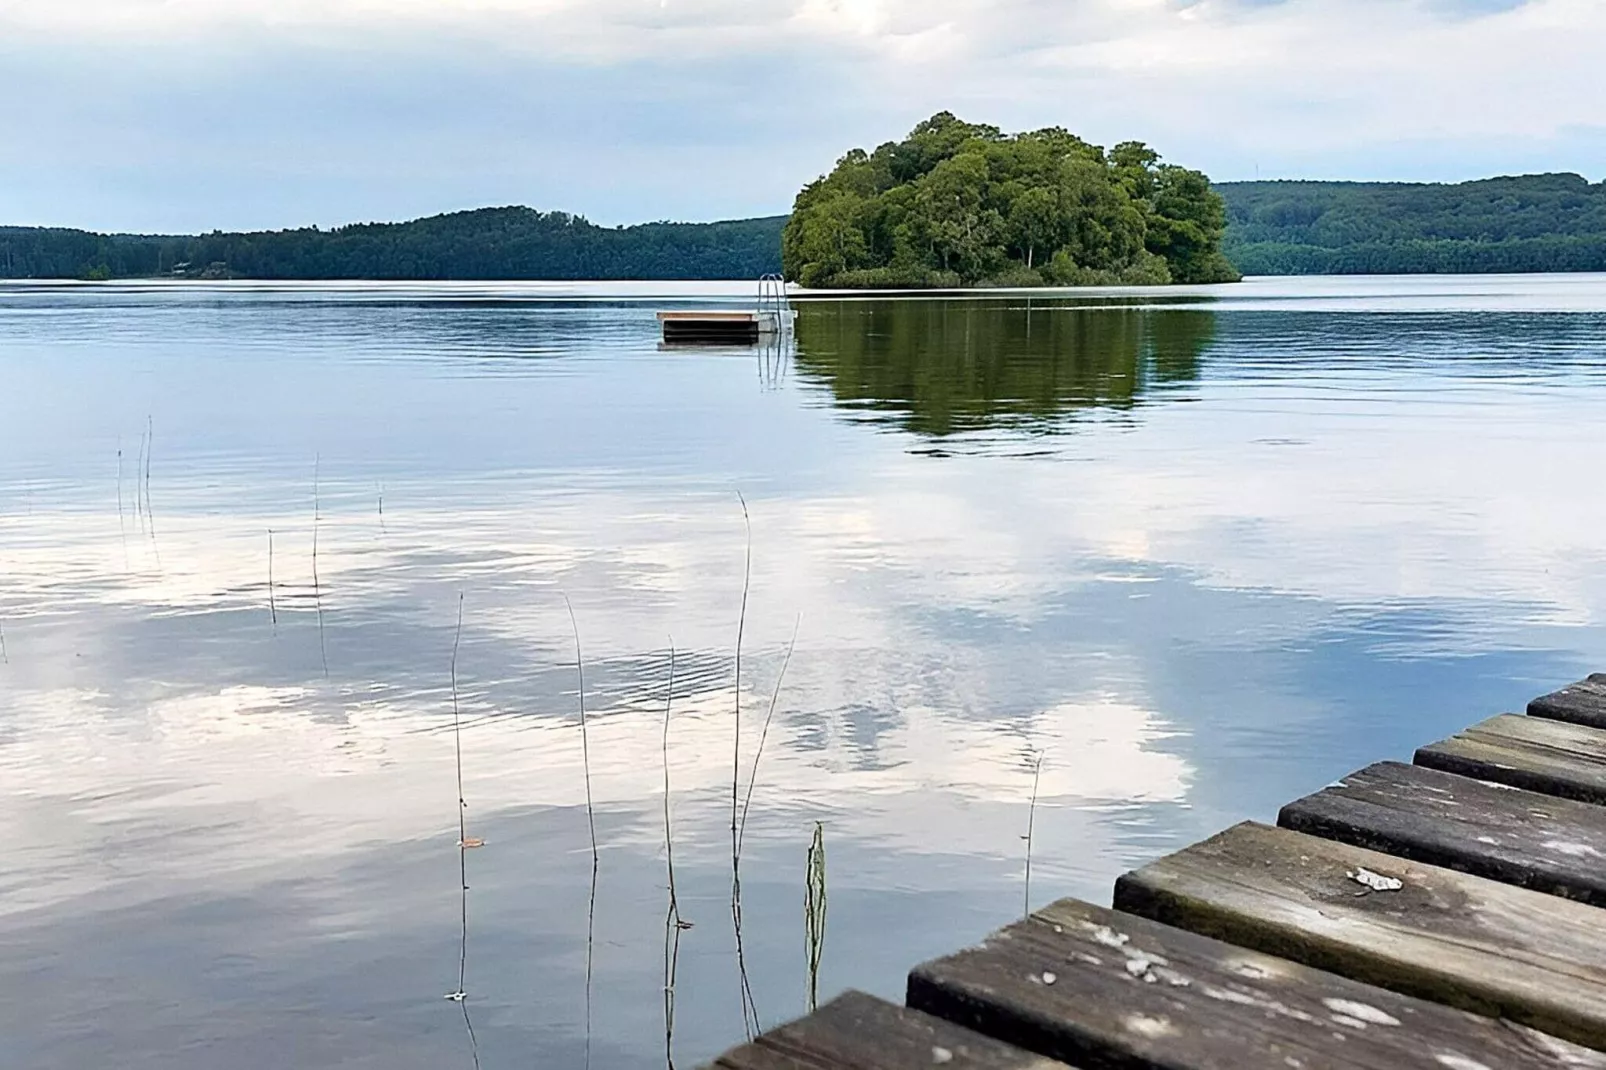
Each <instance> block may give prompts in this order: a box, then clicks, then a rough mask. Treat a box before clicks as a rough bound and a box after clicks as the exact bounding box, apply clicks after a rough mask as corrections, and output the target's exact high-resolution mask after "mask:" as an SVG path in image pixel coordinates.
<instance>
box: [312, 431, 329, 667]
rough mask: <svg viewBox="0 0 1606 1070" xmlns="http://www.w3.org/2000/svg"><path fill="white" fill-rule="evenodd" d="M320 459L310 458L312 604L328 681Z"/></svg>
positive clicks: (319, 647)
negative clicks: (320, 577)
mask: <svg viewBox="0 0 1606 1070" xmlns="http://www.w3.org/2000/svg"><path fill="white" fill-rule="evenodd" d="M321 461H322V458H321V457H320V456H319V455H317V454H314V455H313V458H312V603H313V605H314V606H315V607H316V608H317V610H318V658H319V660H321V661H322V662H323V678H324V679H325V680H327V679H329V646H328V644H327V643H326V642H325V640H324V630H323V585H322V584H321V583H319V582H318V522H319V521H320V520H322V519H323V517H322V515H321V514H322V510H321V509H320V507H319V503H318V469H319V465H320V463H321Z"/></svg>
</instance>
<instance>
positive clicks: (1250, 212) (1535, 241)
mask: <svg viewBox="0 0 1606 1070" xmlns="http://www.w3.org/2000/svg"><path fill="white" fill-rule="evenodd" d="M1212 188H1213V189H1214V190H1215V191H1216V192H1217V193H1219V194H1220V195H1221V198H1222V200H1223V201H1224V203H1225V206H1226V229H1225V232H1224V234H1223V237H1222V241H1221V248H1222V251H1223V253H1225V255H1226V256H1227V258H1228V259H1229V260H1230V261H1231V262H1232V263H1233V265H1234V266H1235V267H1237V268H1238V269H1239V270H1241V271H1243V272H1244V273H1245V274H1250V275H1302V274H1393V273H1429V272H1471V273H1479V272H1505V271H1511V272H1529V271H1606V183H1599V182H1597V183H1590V182H1588V181H1587V180H1585V179H1584V178H1582V177H1580V176H1578V175H1572V174H1557V175H1523V176H1516V177H1505V178H1493V179H1484V180H1480V181H1476V182H1463V183H1458V184H1454V185H1436V184H1426V183H1415V184H1413V183H1352V182H1294V181H1274V182H1227V183H1220V184H1216V185H1214V186H1213V187H1212ZM788 219H789V217H788V216H770V217H766V218H759V219H742V220H731V221H728V222H722V223H647V224H642V225H639V226H633V227H602V226H598V225H596V224H593V223H590V222H588V221H587V220H585V219H584V218H582V217H580V216H573V215H569V214H567V213H563V212H540V211H536V210H534V209H531V208H486V209H479V210H476V211H469V212H454V213H450V214H447V215H440V216H432V217H430V218H428V219H419V220H414V221H411V222H406V223H377V224H372V223H370V224H358V225H353V226H349V227H338V228H334V229H327V230H320V229H317V228H311V227H308V228H301V229H296V230H284V231H265V232H256V233H223V232H214V233H212V234H204V235H128V234H95V233H91V232H88V231H82V230H69V229H60V228H37V227H0V278H11V279H28V278H35V279H50V278H57V279H110V278H151V277H186V278H259V279H314V280H316V279H397V280H418V281H432V280H450V279H463V280H490V279H510V280H519V279H601V280H625V279H708V278H723V279H750V278H756V277H757V276H759V275H762V274H767V273H770V272H776V271H780V270H781V261H782V257H781V248H782V231H783V228H784V227H785V226H786V224H787V222H788ZM1027 259H1029V260H1031V262H1032V268H1033V270H1036V271H1039V272H1040V273H1041V271H1042V269H1043V268H1044V267H1045V266H1046V265H1043V264H1042V262H1041V260H1040V259H1039V258H1038V256H1037V254H1036V251H1035V250H1033V251H1031V252H1030V253H1029V254H1028V257H1027ZM1050 263H1052V257H1050ZM1082 266H1083V265H1081V264H1078V267H1079V268H1080V267H1082ZM915 281H918V280H915ZM936 281H942V280H940V279H930V280H928V284H929V282H936ZM1004 281H1007V280H1004Z"/></svg>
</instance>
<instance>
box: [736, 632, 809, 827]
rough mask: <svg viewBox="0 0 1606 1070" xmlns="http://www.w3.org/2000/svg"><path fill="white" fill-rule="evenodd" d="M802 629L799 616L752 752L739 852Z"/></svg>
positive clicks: (741, 823)
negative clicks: (788, 671)
mask: <svg viewBox="0 0 1606 1070" xmlns="http://www.w3.org/2000/svg"><path fill="white" fill-rule="evenodd" d="M802 627H803V617H802V615H801V614H799V616H798V618H797V622H796V623H795V624H793V625H792V641H791V642H789V643H787V644H786V657H785V658H783V659H782V660H781V671H780V672H779V673H778V674H777V675H776V677H775V690H774V691H772V692H771V693H770V705H769V710H768V712H766V713H765V714H764V727H763V728H762V729H761V730H760V731H759V734H758V749H757V750H755V751H754V752H753V771H752V774H751V775H750V776H748V778H747V797H746V798H744V799H743V800H742V819H741V822H740V826H741V827H740V828H739V829H738V830H737V832H736V849H737V852H738V853H740V852H741V848H742V844H743V843H744V842H745V841H746V839H747V811H748V809H749V808H750V807H751V806H752V805H753V788H754V786H755V785H756V784H757V783H758V763H759V760H760V759H761V758H763V757H764V743H765V741H766V740H768V739H769V736H770V723H771V722H772V721H774V720H775V707H776V706H777V705H778V704H779V703H780V701H781V684H783V683H785V681H786V669H787V667H788V666H789V665H791V664H792V651H794V650H796V649H797V633H798V630H799V629H801V628H802Z"/></svg>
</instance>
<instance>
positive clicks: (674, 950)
mask: <svg viewBox="0 0 1606 1070" xmlns="http://www.w3.org/2000/svg"><path fill="white" fill-rule="evenodd" d="M674 702H675V641H674V639H670V640H669V694H668V697H666V698H665V699H664V865H665V867H666V868H667V869H668V871H669V911H668V913H667V914H666V915H665V916H664V1063H665V1065H666V1066H667V1067H668V1070H675V975H676V974H677V973H678V972H679V969H680V934H681V933H682V932H683V931H685V930H686V929H689V928H691V925H690V923H688V922H686V921H683V920H682V919H681V916H680V898H679V896H678V894H677V892H676V889H675V838H674V835H673V834H672V832H671V829H670V824H669V714H670V710H671V709H672V708H673V706H674Z"/></svg>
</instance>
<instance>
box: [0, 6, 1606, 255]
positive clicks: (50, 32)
mask: <svg viewBox="0 0 1606 1070" xmlns="http://www.w3.org/2000/svg"><path fill="white" fill-rule="evenodd" d="M1603 44H1606V7H1603V6H1602V5H1600V4H1597V3H1592V2H1587V0H1528V2H1526V3H1521V2H1519V3H1515V4H1513V3H1509V2H1504V3H1496V4H1494V5H1492V6H1491V5H1490V4H1489V3H1468V2H1449V0H1412V2H1399V0H1284V2H1277V3H1249V2H1247V0H1202V2H1199V3H1193V4H1181V3H1177V2H1175V0H1084V2H1080V3H1075V4H1065V3H1051V2H1048V0H995V2H987V3H983V2H981V0H788V2H782V3H763V4H756V3H750V2H746V0H584V2H581V0H233V2H229V3H220V2H216V0H73V2H71V3H62V2H61V0H10V2H9V3H0V93H3V94H4V96H5V97H6V99H8V100H12V101H23V102H24V103H25V105H26V106H24V107H21V108H11V109H8V110H7V114H5V115H3V116H0V161H3V163H4V165H5V177H4V178H0V210H4V213H5V215H6V216H7V217H8V218H9V219H10V220H15V221H41V222H42V221H53V222H63V223H66V222H81V223H93V224H96V225H121V226H161V227H171V226H174V225H177V224H180V223H182V224H183V225H185V226H212V225H219V226H233V225H242V226H243V225H268V224H272V223H278V224H290V223H296V222H302V221H319V222H339V221H342V220H345V219H351V218H373V217H380V218H383V217H391V216H396V215H405V214H409V213H416V212H421V211H428V210H432V209H433V210H443V209H449V208H454V207H462V206H469V205H472V204H478V203H490V202H496V201H508V200H521V201H537V202H540V203H541V204H542V206H545V207H565V208H570V209H573V210H578V211H582V212H586V213H588V214H591V215H593V216H596V217H599V218H602V219H604V220H607V221H610V222H611V221H615V220H619V221H623V220H630V219H636V218H660V217H665V216H675V217H687V218H709V217H716V216H722V215H738V214H744V213H755V212H760V211H782V210H784V209H785V208H786V206H787V205H788V203H789V202H790V198H791V195H792V193H793V192H794V191H795V189H796V188H797V187H798V186H799V185H800V184H801V183H802V182H804V181H806V180H807V179H809V178H811V177H812V176H813V175H814V174H816V173H818V172H820V171H821V170H823V169H825V168H826V167H828V166H829V165H830V162H831V161H832V160H834V159H835V158H836V157H837V156H838V155H839V154H840V153H841V152H842V151H843V150H844V149H846V148H848V147H850V146H852V145H855V144H862V145H870V144H874V143H877V142H879V141H882V140H885V139H887V138H892V137H896V136H898V135H900V134H902V133H903V132H904V131H905V130H907V129H908V127H909V126H910V125H912V124H913V123H914V122H915V121H917V120H919V119H920V118H922V117H924V116H926V115H929V114H930V113H932V112H934V111H937V110H939V109H943V108H948V109H951V110H954V111H956V112H959V113H960V114H962V115H965V116H967V117H971V118H974V119H976V120H984V121H989V122H994V123H997V124H999V125H1001V126H1004V127H1005V128H1023V127H1033V126H1038V125H1045V124H1058V125H1064V126H1068V127H1070V128H1072V129H1075V130H1077V131H1078V132H1081V133H1083V134H1084V135H1085V136H1088V137H1090V138H1092V139H1093V140H1096V141H1101V142H1105V143H1109V142H1112V141H1115V140H1121V139H1125V138H1129V137H1136V138H1140V139H1143V140H1146V141H1149V142H1150V143H1152V144H1155V145H1156V146H1157V147H1159V148H1160V149H1161V150H1162V151H1163V152H1165V153H1166V154H1167V155H1168V156H1170V157H1172V158H1175V159H1179V160H1182V161H1184V162H1187V163H1190V164H1193V165H1195V166H1201V167H1203V168H1205V169H1206V170H1207V171H1209V172H1211V173H1212V174H1214V175H1216V176H1217V177H1225V178H1243V177H1252V176H1253V175H1254V174H1255V173H1256V172H1257V170H1258V171H1259V172H1260V173H1262V174H1264V175H1266V176H1268V177H1270V176H1275V175H1291V176H1307V177H1317V176H1331V177H1384V178H1389V177H1393V178H1421V177H1431V178H1466V177H1475V176H1478V175H1481V174H1486V173H1491V172H1498V171H1528V170H1580V171H1583V172H1585V173H1587V174H1590V175H1591V176H1592V177H1599V175H1598V173H1599V172H1601V171H1603V170H1606V124H1603V123H1602V121H1601V119H1600V116H1599V107H1598V101H1599V93H1598V90H1597V89H1596V81H1597V79H1596V71H1595V66H1596V63H1597V61H1596V58H1595V57H1596V55H1597V54H1598V52H1599V51H1600V49H1601V46H1602V45H1603ZM108 150H109V151H108ZM174 172H179V173H183V174H186V175H189V176H192V177H193V178H194V179H195V181H196V182H197V184H198V185H199V186H200V187H202V188H201V189H199V190H195V191H192V195H189V196H187V197H186V198H185V199H184V205H183V206H182V208H174V207H173V206H172V204H171V202H172V201H173V197H172V184H171V179H170V177H169V176H171V175H172V174H173V173H174ZM30 217H32V218H30ZM147 220H148V222H147Z"/></svg>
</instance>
